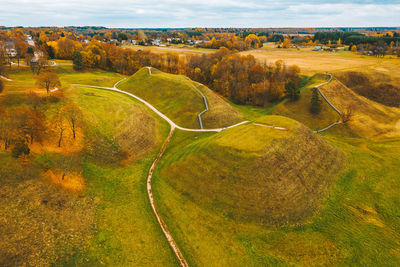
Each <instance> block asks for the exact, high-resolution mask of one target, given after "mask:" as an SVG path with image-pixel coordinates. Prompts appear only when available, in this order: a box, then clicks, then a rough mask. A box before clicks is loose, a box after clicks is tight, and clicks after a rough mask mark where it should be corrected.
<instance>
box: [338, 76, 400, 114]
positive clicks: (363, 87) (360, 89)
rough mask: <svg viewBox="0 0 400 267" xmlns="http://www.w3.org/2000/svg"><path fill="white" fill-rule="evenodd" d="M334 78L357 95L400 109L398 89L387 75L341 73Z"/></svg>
mask: <svg viewBox="0 0 400 267" xmlns="http://www.w3.org/2000/svg"><path fill="white" fill-rule="evenodd" d="M335 77H336V78H337V79H338V80H340V81H341V82H342V83H343V84H345V85H346V86H347V87H349V88H350V89H352V90H353V91H354V92H356V93H357V94H359V95H362V96H364V97H366V98H368V99H370V100H373V101H376V102H378V103H380V104H383V105H386V106H389V107H400V87H399V86H397V85H396V84H395V83H393V81H391V78H390V76H389V75H382V74H374V75H370V74H367V73H363V72H355V71H349V72H341V73H336V74H335Z"/></svg>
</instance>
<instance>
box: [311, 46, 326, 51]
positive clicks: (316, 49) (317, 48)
mask: <svg viewBox="0 0 400 267" xmlns="http://www.w3.org/2000/svg"><path fill="white" fill-rule="evenodd" d="M312 51H324V49H323V48H322V46H319V45H318V46H316V47H314V49H313V50H312Z"/></svg>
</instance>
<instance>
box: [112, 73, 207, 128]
mask: <svg viewBox="0 0 400 267" xmlns="http://www.w3.org/2000/svg"><path fill="white" fill-rule="evenodd" d="M146 68H147V69H148V70H149V75H152V73H151V67H146ZM188 80H189V81H190V85H191V86H192V87H193V89H195V90H196V92H197V93H198V94H199V95H200V96H201V97H202V98H203V101H204V106H205V109H204V110H203V111H202V112H200V113H199V114H197V118H198V119H199V124H200V129H204V127H203V121H202V120H201V116H202V115H203V114H204V113H206V112H207V111H208V110H209V109H208V102H207V98H206V96H205V95H204V94H203V92H201V91H200V90H199V89H198V88H197V87H196V86H195V85H194V84H193V82H192V81H191V80H190V79H189V78H188ZM114 87H115V86H114Z"/></svg>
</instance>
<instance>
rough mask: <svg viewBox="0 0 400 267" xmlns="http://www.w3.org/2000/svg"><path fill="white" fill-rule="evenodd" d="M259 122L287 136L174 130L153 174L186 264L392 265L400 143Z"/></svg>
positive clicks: (244, 129)
mask: <svg viewBox="0 0 400 267" xmlns="http://www.w3.org/2000/svg"><path fill="white" fill-rule="evenodd" d="M258 122H259V123H266V124H270V125H276V126H282V127H286V128H289V129H290V131H288V132H282V131H278V130H274V129H271V128H266V127H262V126H256V125H251V124H250V125H243V126H240V127H238V128H236V129H235V128H233V129H230V130H228V131H225V132H221V133H218V134H211V133H207V134H199V133H185V132H180V131H178V132H177V133H176V136H175V137H174V138H173V140H172V143H171V144H170V147H169V148H168V149H167V151H166V154H165V157H164V158H163V159H162V160H161V162H160V165H159V168H158V169H157V170H156V173H155V178H154V184H153V192H154V193H155V196H156V201H157V203H158V205H159V210H160V212H161V214H162V217H163V218H164V219H165V221H166V223H167V225H168V226H169V229H170V231H171V233H172V235H173V236H174V238H175V240H177V242H178V245H179V246H180V248H181V249H182V251H183V253H184V255H185V257H186V259H187V260H188V261H189V263H190V264H192V265H211V266H227V265H234V266H237V265H239V266H240V265H250V266H260V265H262V266H288V265H289V266H290V265H303V266H319V265H322V266H343V265H350V266H351V265H360V264H363V265H374V266H384V265H398V264H399V263H400V257H399V254H398V246H399V244H400V239H399V234H398V233H399V230H398V229H400V221H399V220H398V208H397V204H398V203H399V201H400V197H399V194H398V192H397V190H396V189H395V188H398V186H399V181H398V179H397V178H398V170H399V168H400V160H399V152H398V151H400V150H399V149H398V148H399V146H400V143H399V142H398V141H392V142H388V141H382V142H377V141H372V140H367V139H361V138H359V137H346V136H343V135H341V134H338V133H337V132H328V133H326V134H325V135H324V136H323V137H318V136H317V135H315V134H313V133H311V132H310V131H309V130H308V129H307V128H305V127H304V126H302V125H301V124H299V123H297V122H295V121H293V120H290V119H285V118H282V117H279V116H266V117H264V118H260V119H259V121H258ZM328 142H329V143H328ZM340 151H343V152H344V153H345V154H346V156H344V153H343V152H340ZM344 161H345V163H344ZM260 163H261V164H260ZM328 188H329V189H328ZM327 191H328V192H329V193H328V194H325V192H327ZM320 203H322V206H319V204H320ZM271 204H272V205H273V208H271V206H270V205H271ZM319 207H320V208H319ZM311 214H314V216H313V217H309V216H310V215H311ZM286 222H289V223H290V222H296V223H294V224H292V225H290V224H289V225H283V226H279V224H280V223H286ZM271 223H272V225H271Z"/></svg>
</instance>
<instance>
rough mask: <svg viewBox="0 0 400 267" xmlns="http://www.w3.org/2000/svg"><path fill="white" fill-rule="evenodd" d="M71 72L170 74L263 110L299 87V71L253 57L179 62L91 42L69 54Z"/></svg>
mask: <svg viewBox="0 0 400 267" xmlns="http://www.w3.org/2000/svg"><path fill="white" fill-rule="evenodd" d="M72 59H73V64H74V68H75V69H76V70H83V69H85V68H100V69H105V70H109V71H115V72H119V73H122V74H126V75H131V74H133V73H135V72H136V71H138V70H139V69H140V68H142V67H145V66H152V67H154V68H157V69H159V70H161V71H164V72H168V73H172V74H183V75H186V76H188V77H190V78H191V79H193V80H195V81H197V82H200V83H203V84H206V85H207V86H209V87H210V88H211V89H212V90H214V91H216V92H218V93H219V94H220V95H222V96H224V97H226V98H228V99H230V100H231V101H233V102H235V103H238V104H249V105H257V106H266V105H268V104H269V103H271V102H275V101H278V100H280V99H282V98H283V97H284V96H285V95H286V94H285V90H286V84H287V83H289V82H292V83H293V84H294V85H295V87H298V84H299V81H300V77H299V72H300V69H299V67H297V66H286V65H285V64H284V63H283V62H282V61H277V62H276V63H269V64H267V63H264V64H260V63H259V62H257V60H256V59H255V58H254V56H252V55H249V56H242V55H240V54H238V53H235V52H233V51H231V50H229V49H227V48H224V47H223V48H220V49H219V50H218V51H217V52H216V53H213V54H203V55H191V56H187V57H184V58H180V57H179V56H178V55H176V54H170V53H166V54H154V53H151V52H148V51H134V50H131V49H124V48H121V47H117V46H115V45H111V44H106V43H100V42H97V41H92V42H91V43H90V44H89V45H87V46H86V47H84V48H82V49H79V50H76V51H75V52H74V53H72Z"/></svg>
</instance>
